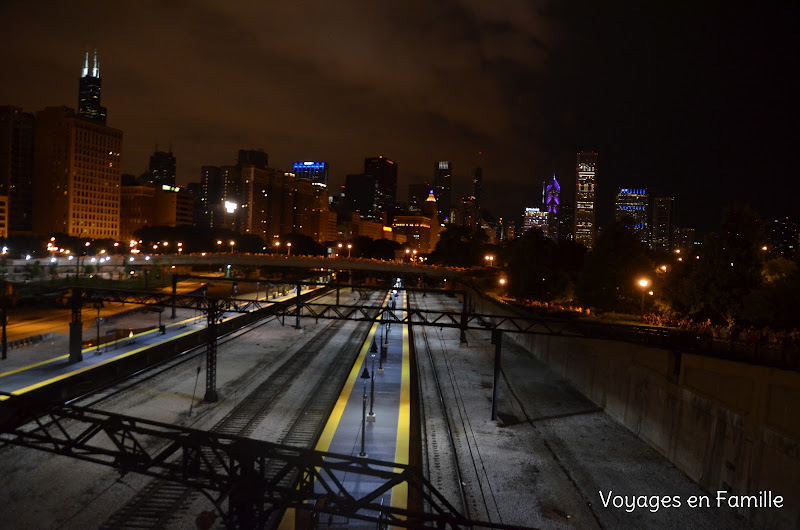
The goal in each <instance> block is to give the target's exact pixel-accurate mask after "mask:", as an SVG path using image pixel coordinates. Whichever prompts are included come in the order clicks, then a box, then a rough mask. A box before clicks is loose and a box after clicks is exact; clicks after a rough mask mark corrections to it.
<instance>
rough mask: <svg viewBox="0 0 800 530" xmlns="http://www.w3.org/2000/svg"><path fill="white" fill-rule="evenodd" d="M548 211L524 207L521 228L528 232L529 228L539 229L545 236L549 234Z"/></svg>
mask: <svg viewBox="0 0 800 530" xmlns="http://www.w3.org/2000/svg"><path fill="white" fill-rule="evenodd" d="M548 217H549V212H546V211H543V210H541V209H539V208H525V215H524V216H523V224H522V230H523V232H528V231H530V230H533V229H536V230H539V231H540V232H541V233H542V234H543V235H544V236H545V237H548V236H549V235H550V226H549V221H548Z"/></svg>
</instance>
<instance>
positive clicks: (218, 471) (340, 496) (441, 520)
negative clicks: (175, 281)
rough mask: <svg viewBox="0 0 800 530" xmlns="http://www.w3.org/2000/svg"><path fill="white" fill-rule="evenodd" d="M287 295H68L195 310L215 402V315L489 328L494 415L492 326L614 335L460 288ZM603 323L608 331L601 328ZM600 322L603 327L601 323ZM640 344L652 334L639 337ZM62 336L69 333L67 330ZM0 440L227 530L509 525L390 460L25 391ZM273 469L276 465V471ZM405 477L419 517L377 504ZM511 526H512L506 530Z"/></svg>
mask: <svg viewBox="0 0 800 530" xmlns="http://www.w3.org/2000/svg"><path fill="white" fill-rule="evenodd" d="M303 286H315V287H320V286H324V287H326V288H327V289H335V290H336V300H337V303H336V304H325V303H319V302H310V301H306V300H305V297H301V296H299V295H300V293H301V289H302V287H303ZM296 288H297V293H298V296H297V297H296V298H293V299H291V300H287V301H283V302H264V301H259V300H253V299H236V298H211V297H208V296H202V295H191V294H188V295H187V294H184V295H179V294H176V293H175V292H174V291H173V293H153V292H142V291H127V290H119V289H83V290H81V289H79V288H75V289H74V290H73V292H72V300H73V305H72V307H73V323H75V322H77V323H78V324H80V309H81V306H82V304H83V303H84V301H86V300H89V301H92V302H99V301H109V302H110V301H114V302H125V303H135V304H142V305H153V306H157V307H162V308H165V307H168V306H172V307H181V308H188V309H194V310H199V311H203V312H205V313H206V318H207V321H208V328H209V330H208V339H207V342H208V347H207V384H206V397H205V400H206V401H208V402H214V401H216V400H217V397H218V396H217V395H216V388H215V384H216V383H215V379H216V340H217V332H216V325H217V324H218V322H219V319H220V317H221V316H222V315H223V314H224V313H226V312H235V313H247V312H251V311H254V310H261V309H265V308H266V307H267V306H269V307H270V308H271V309H270V314H271V315H274V316H276V317H281V318H285V317H286V316H294V317H295V319H296V320H295V322H296V324H295V325H296V326H299V322H300V318H301V317H303V318H314V319H320V318H322V319H341V320H354V321H366V322H376V321H381V322H385V323H386V322H391V323H399V324H407V325H412V326H438V327H440V328H444V327H447V328H457V329H459V330H460V332H461V340H462V341H466V331H467V330H483V331H491V332H492V338H493V342H494V344H495V379H496V381H495V391H494V393H493V405H492V414H493V417H496V403H497V392H496V390H497V387H498V386H499V385H498V384H497V378H498V377H499V365H500V348H501V343H502V335H501V334H502V332H513V333H533V334H543V335H557V336H577V337H588V338H618V337H617V336H615V334H614V333H608V332H607V333H601V334H598V333H597V332H596V328H593V327H592V326H587V325H585V324H578V323H575V322H570V321H564V320H557V319H546V318H539V317H535V316H509V315H492V314H478V313H475V312H474V311H473V310H472V304H471V303H470V293H469V292H468V291H466V290H461V291H453V290H440V289H423V288H420V289H414V288H404V289H405V290H408V291H412V292H421V293H422V294H423V296H425V295H426V293H431V292H441V293H447V294H449V295H455V294H458V295H461V296H462V301H461V306H462V307H461V311H448V310H423V309H415V308H401V309H392V308H391V307H387V306H383V305H374V304H373V305H355V304H344V305H342V304H339V303H338V302H339V291H340V290H341V289H342V288H343V287H342V286H341V285H339V284H338V283H332V284H331V283H328V284H319V283H315V282H298V283H297V286H296ZM353 288H354V289H363V290H385V289H386V287H385V286H364V285H359V286H354V287H353ZM606 328H607V326H606ZM601 329H605V328H601ZM644 338H645V339H646V340H648V341H649V340H650V339H652V338H653V337H652V336H648V335H647V334H645V335H644ZM71 339H72V337H71ZM0 424H2V428H0V432H2V434H0V440H2V441H4V442H8V443H14V444H17V445H21V446H25V447H32V448H35V449H39V450H44V451H50V452H53V453H57V454H62V455H67V456H71V457H74V458H79V459H82V460H86V461H90V462H96V463H100V464H105V465H108V466H112V467H114V468H116V469H119V470H120V471H122V472H129V471H135V472H138V473H142V474H145V475H149V476H153V477H161V478H166V479H168V480H174V481H178V482H181V483H183V484H186V485H189V486H192V487H195V488H197V489H198V490H199V491H201V492H202V493H203V494H204V495H205V496H206V497H207V498H209V499H210V500H211V502H212V503H213V504H214V506H215V507H216V509H217V510H218V511H219V512H220V513H221V514H222V515H223V518H224V519H225V523H226V525H227V526H228V527H231V528H258V527H260V526H261V525H263V524H264V522H265V521H266V520H267V519H268V518H269V517H270V516H271V515H273V514H274V513H275V512H276V510H284V509H286V508H296V509H298V510H305V511H309V510H310V511H313V512H315V513H325V514H331V515H339V516H346V517H349V518H354V519H362V520H367V521H374V522H376V523H377V524H379V525H385V524H390V525H392V526H396V527H409V528H417V527H437V528H512V527H511V526H507V525H502V524H493V523H487V522H480V521H470V520H468V519H466V518H465V517H463V516H462V515H461V514H459V513H458V512H457V511H456V510H455V509H454V508H453V507H452V506H451V505H450V504H449V503H448V502H447V500H446V499H445V498H444V497H442V496H441V495H440V494H439V493H438V492H437V491H436V489H435V488H434V487H433V486H432V485H431V484H430V483H428V482H427V480H426V479H425V478H424V477H423V476H422V475H421V474H420V472H419V471H418V470H416V469H414V468H413V467H410V466H403V465H399V464H396V463H394V462H383V461H377V460H372V459H366V458H358V457H351V456H347V455H337V454H332V453H323V452H318V451H313V450H305V449H298V448H295V447H288V446H282V445H278V444H270V443H267V442H261V441H256V440H252V439H247V438H240V437H236V436H226V435H221V434H217V433H213V432H205V431H198V430H194V429H189V428H185V427H180V426H175V425H167V424H162V423H158V422H152V421H148V420H143V419H140V418H133V417H129V416H125V415H120V414H111V413H107V412H101V411H97V410H92V409H89V408H83V407H77V406H67V405H55V406H54V405H53V404H52V403H50V402H44V403H43V402H39V403H37V402H36V401H35V400H31V399H29V398H28V397H26V396H24V395H23V396H10V395H8V398H7V399H5V400H4V401H2V402H0ZM276 464H277V466H276ZM342 473H354V474H359V475H363V476H368V477H370V480H371V481H375V484H376V486H375V488H374V489H373V490H372V491H371V492H369V493H366V494H364V495H361V496H359V497H356V496H354V495H353V494H352V493H350V492H348V491H347V490H346V489H345V488H344V485H343V484H342V482H341V480H340V479H339V478H338V476H339V475H340V474H342ZM290 474H295V475H292V476H299V477H301V478H300V481H299V484H298V485H297V486H296V487H286V486H282V485H281V482H280V479H282V478H283V477H286V476H290ZM400 484H405V485H407V487H408V488H409V493H410V494H412V495H416V496H417V498H419V499H422V500H423V501H424V502H425V503H426V504H427V505H428V506H429V511H428V512H414V511H410V510H407V509H400V508H393V507H391V506H385V505H382V504H380V503H379V502H378V499H379V498H380V496H381V495H382V494H383V493H385V492H387V491H389V490H391V489H392V488H394V487H396V486H398V485H400ZM517 528H518V527H517Z"/></svg>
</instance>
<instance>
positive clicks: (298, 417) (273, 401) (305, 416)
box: [101, 321, 369, 529]
mask: <svg viewBox="0 0 800 530" xmlns="http://www.w3.org/2000/svg"><path fill="white" fill-rule="evenodd" d="M344 325H345V323H344V322H343V321H334V322H331V323H330V324H328V325H327V326H326V327H325V328H324V329H323V330H322V331H321V332H320V333H318V334H316V335H315V336H314V337H312V338H311V339H310V340H309V341H307V342H306V343H305V344H303V345H302V346H301V347H300V348H299V349H298V350H297V351H296V352H295V353H294V354H293V355H292V356H291V357H290V358H288V359H286V360H285V362H283V364H281V366H279V367H278V368H276V369H275V370H274V371H273V373H272V374H271V375H270V376H269V377H267V378H266V379H265V380H264V381H263V382H262V383H261V384H259V385H258V387H257V388H256V389H254V390H253V391H252V392H251V393H250V394H248V396H246V397H245V398H244V399H243V400H242V401H241V403H240V404H239V405H238V406H236V407H235V408H234V409H233V410H232V411H231V412H230V413H229V414H228V415H227V416H225V417H224V418H223V419H222V420H220V421H219V422H218V423H217V424H216V425H215V426H214V427H213V428H212V429H211V430H213V431H215V432H220V433H223V434H229V435H235V436H242V437H247V436H250V435H251V434H252V433H253V432H254V431H255V430H256V429H257V428H258V427H259V425H261V424H262V423H263V422H264V421H265V420H266V419H267V418H268V417H269V416H270V414H271V413H273V412H275V411H276V410H275V409H276V408H277V406H278V404H279V403H280V402H281V398H282V397H283V396H284V394H286V393H287V391H288V389H289V388H290V386H291V385H292V384H293V382H294V381H295V380H296V379H297V378H298V376H301V374H302V373H303V370H304V368H306V367H307V366H308V365H309V364H310V363H311V362H313V361H314V359H315V358H316V357H317V356H318V355H320V353H321V352H323V351H325V354H326V358H325V365H324V370H321V371H320V373H321V374H322V376H321V377H319V378H318V379H317V380H316V381H314V382H313V383H312V385H311V386H312V389H311V390H310V391H308V392H305V398H304V401H303V402H301V403H298V402H293V403H291V407H289V408H288V410H291V411H292V412H293V416H292V417H291V418H289V421H288V422H287V423H286V425H287V426H286V427H285V428H284V429H283V431H282V432H281V435H280V438H279V440H278V443H281V444H287V445H293V446H296V447H313V444H314V443H315V442H316V440H317V438H318V437H319V434H320V433H321V431H322V429H323V428H324V425H325V421H326V420H327V417H328V415H329V413H330V410H331V409H332V407H333V405H334V404H335V401H336V398H337V397H338V395H339V392H340V390H341V387H342V385H343V384H344V381H345V379H346V377H347V373H348V372H349V369H350V366H351V365H352V362H353V359H354V358H355V354H356V352H357V348H356V347H355V346H354V344H361V342H362V341H363V337H364V336H365V334H366V331H367V330H368V328H369V324H367V323H358V324H357V325H355V326H353V329H352V330H351V331H350V332H349V334H348V335H347V338H346V340H344V341H343V342H341V343H340V345H339V346H338V347H335V348H334V350H335V351H333V352H331V351H330V348H327V347H329V346H330V345H331V341H332V340H333V339H334V337H335V336H336V334H337V333H339V332H340V331H341V330H342V328H343V327H344ZM231 340H233V339H231ZM326 350H327V351H326ZM286 410H287V407H283V408H280V410H279V411H278V412H277V413H278V414H281V415H283V416H284V417H285V414H286V412H285V411H286ZM207 456H208V457H209V458H211V455H210V454H209V455H207ZM270 471H271V470H270V469H269V468H268V470H267V474H268V475H269V473H270ZM295 479H296V477H286V478H285V479H284V481H285V482H287V483H291V482H293V481H294V480H295ZM201 500H202V499H201V494H200V493H199V492H197V491H195V490H192V489H191V488H187V487H185V486H181V485H180V484H177V483H173V482H169V481H163V480H152V481H150V483H148V485H147V486H146V487H145V488H144V489H142V490H140V492H139V493H137V494H136V495H135V496H134V497H133V499H131V500H130V501H129V502H128V503H127V504H126V505H125V506H123V507H122V508H120V509H119V510H118V511H117V512H116V513H115V514H114V515H112V516H111V517H110V518H109V519H108V520H107V521H106V522H105V524H103V525H102V526H101V528H104V529H112V528H113V529H127V528H164V527H170V525H173V526H174V525H175V524H177V521H178V520H180V519H184V520H185V517H186V514H187V511H188V510H189V508H190V507H191V506H192V505H193V504H194V503H196V502H198V501H201ZM280 515H281V514H279V513H277V512H276V513H274V514H273V515H272V518H271V519H270V521H268V524H267V526H272V525H274V524H276V523H277V521H278V518H279V517H280Z"/></svg>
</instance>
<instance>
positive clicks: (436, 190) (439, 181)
mask: <svg viewBox="0 0 800 530" xmlns="http://www.w3.org/2000/svg"><path fill="white" fill-rule="evenodd" d="M452 180H453V165H452V164H451V163H450V162H448V161H446V160H442V161H440V162H437V163H436V169H434V171H433V194H434V196H435V197H436V205H437V206H436V207H437V209H438V216H439V223H449V222H451V221H452V220H451V219H450V215H451V214H450V210H451V209H452V204H453V203H452V200H451V198H450V197H451V195H450V187H451V182H452Z"/></svg>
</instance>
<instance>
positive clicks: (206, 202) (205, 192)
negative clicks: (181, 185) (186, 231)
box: [200, 166, 242, 230]
mask: <svg viewBox="0 0 800 530" xmlns="http://www.w3.org/2000/svg"><path fill="white" fill-rule="evenodd" d="M201 172H202V175H201V179H200V185H201V189H202V196H201V201H202V203H203V214H204V223H203V225H204V226H205V227H206V228H228V229H231V230H238V229H239V213H240V206H241V180H242V173H241V167H240V166H221V167H217V166H203V167H202V168H201Z"/></svg>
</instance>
